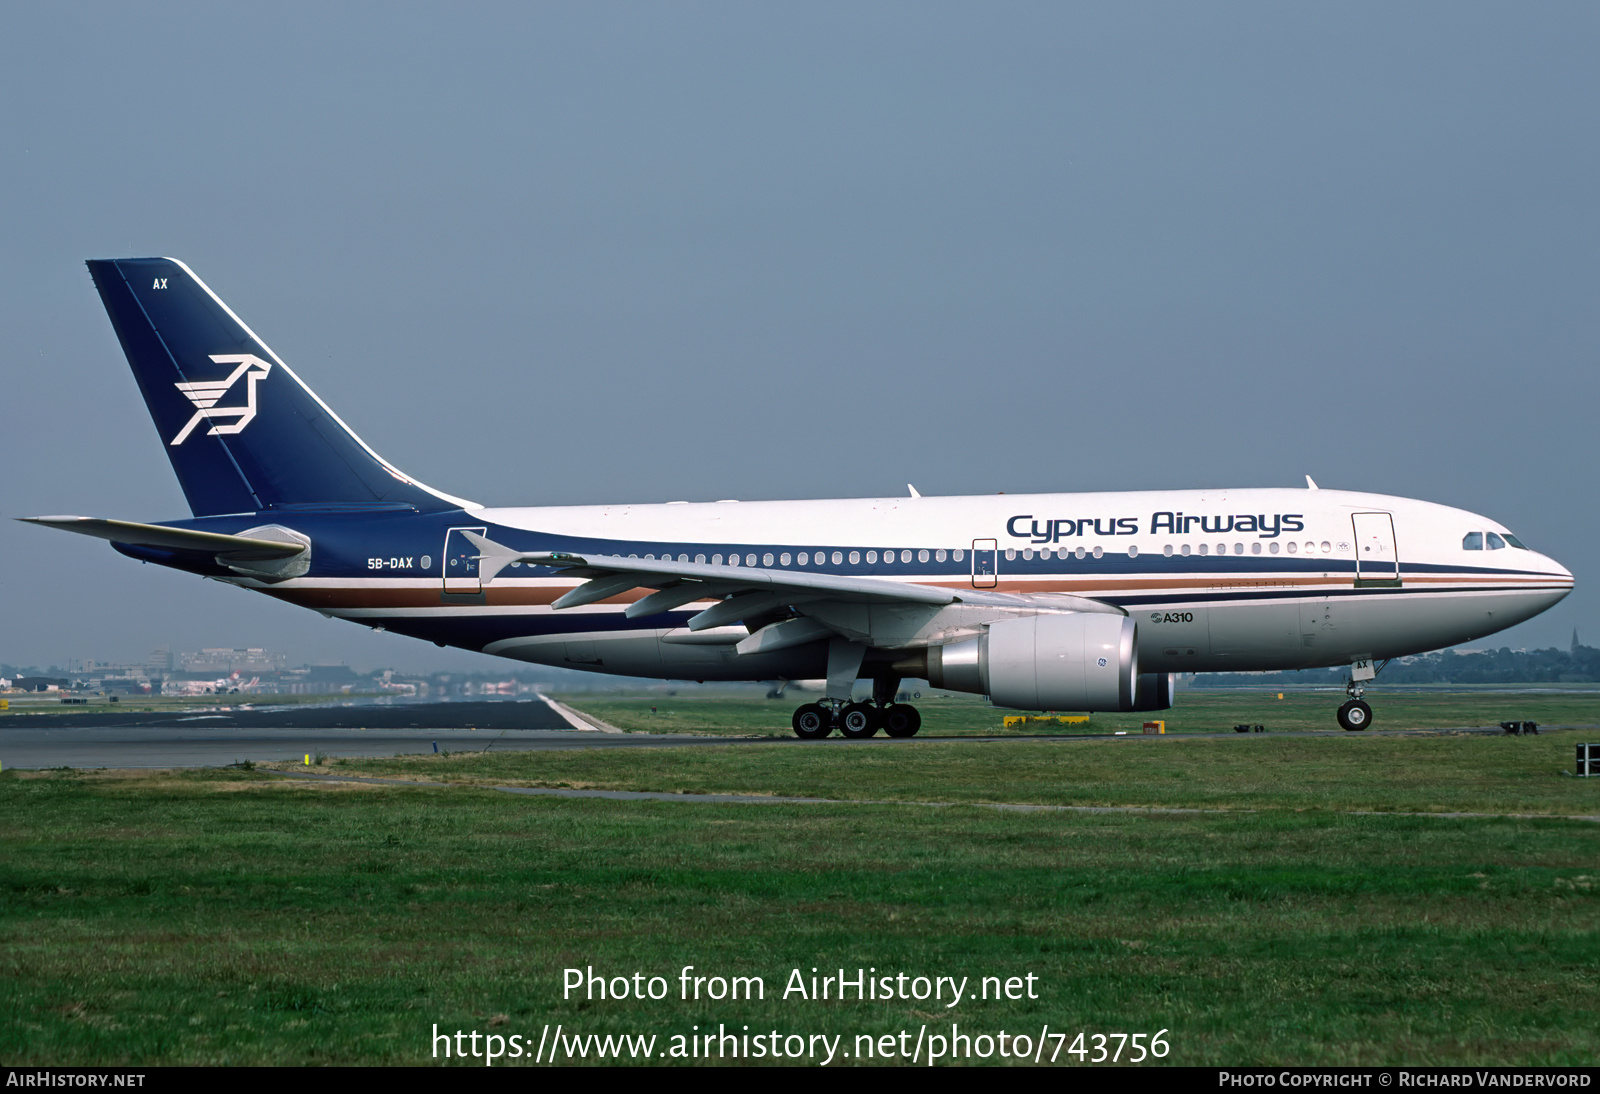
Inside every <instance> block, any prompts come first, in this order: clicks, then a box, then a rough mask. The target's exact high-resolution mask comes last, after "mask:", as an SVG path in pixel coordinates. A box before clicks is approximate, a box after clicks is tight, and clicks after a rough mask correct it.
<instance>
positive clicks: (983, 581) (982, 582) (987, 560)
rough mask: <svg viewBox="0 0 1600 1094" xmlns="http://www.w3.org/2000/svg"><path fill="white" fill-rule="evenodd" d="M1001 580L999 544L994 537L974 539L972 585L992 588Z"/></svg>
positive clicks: (977, 587)
mask: <svg viewBox="0 0 1600 1094" xmlns="http://www.w3.org/2000/svg"><path fill="white" fill-rule="evenodd" d="M999 582H1000V551H999V544H998V543H996V542H995V541H994V540H992V539H975V540H973V541H972V587H973V588H974V589H992V588H994V587H995V586H996V585H997V584H999Z"/></svg>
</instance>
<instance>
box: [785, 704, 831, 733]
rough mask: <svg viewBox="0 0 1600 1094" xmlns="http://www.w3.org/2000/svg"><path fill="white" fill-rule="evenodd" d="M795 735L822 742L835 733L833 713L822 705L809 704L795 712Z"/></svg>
mask: <svg viewBox="0 0 1600 1094" xmlns="http://www.w3.org/2000/svg"><path fill="white" fill-rule="evenodd" d="M793 724H794V735H795V736H796V737H803V738H804V739H806V740H808V741H820V740H821V739H822V738H824V737H826V736H827V735H828V734H830V733H832V732H833V712H832V711H831V710H829V709H828V708H827V707H825V706H823V705H822V704H821V703H807V704H806V705H805V706H803V707H801V708H800V709H798V710H796V711H795V712H794V719H793Z"/></svg>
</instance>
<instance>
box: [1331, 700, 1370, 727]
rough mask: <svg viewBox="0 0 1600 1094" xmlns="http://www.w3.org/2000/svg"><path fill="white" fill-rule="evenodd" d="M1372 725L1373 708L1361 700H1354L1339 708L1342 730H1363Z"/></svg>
mask: <svg viewBox="0 0 1600 1094" xmlns="http://www.w3.org/2000/svg"><path fill="white" fill-rule="evenodd" d="M1371 724H1372V708H1371V707H1369V706H1368V705H1367V704H1366V703H1364V702H1362V701H1361V700H1360V699H1352V700H1350V701H1349V702H1348V703H1346V704H1345V705H1344V706H1342V707H1340V708H1339V726H1340V728H1342V729H1348V730H1362V729H1366V728H1367V727H1368V726H1370V725H1371Z"/></svg>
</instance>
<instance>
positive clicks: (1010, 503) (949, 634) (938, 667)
mask: <svg viewBox="0 0 1600 1094" xmlns="http://www.w3.org/2000/svg"><path fill="white" fill-rule="evenodd" d="M88 266H89V272H90V275H91V276H92V278H93V280H94V284H95V287H96V289H97V290H98V291H99V294H100V298H101V300H102V301H103V303H104V304H105V308H106V311H107V312H108V313H109V315H110V318H111V324H112V326H113V327H114V328H115V330H116V333H117V337H118V339H119V340H120V341H121V344H122V348H123V351H124V352H125V354H126V355H127V358H128V363H129V365H130V366H131V367H132V369H133V373H134V376H135V378H136V379H137V381H138V384H139V388H140V391H141V392H142V394H143V395H144V399H145V403H146V405H147V406H148V408H149V411H150V415H151V417H152V418H153V419H154V422H155V426H156V430H157V432H158V433H159V435H160V437H161V443H162V446H163V448H164V449H165V451H166V453H167V457H168V458H169V459H170V460H171V462H172V468H173V470H174V471H175V472H176V473H177V476H178V480H179V483H180V484H181V486H182V488H183V492H184V495H185V497H186V499H187V501H188V503H189V507H190V509H191V510H192V512H193V517H192V518H190V519H183V520H173V521H166V522H162V523H152V524H146V523H136V522H132V521H122V520H110V519H101V518H91V517H78V516H43V517H28V518H21V519H25V520H29V521H32V522H33V523H36V524H41V525H45V526H48V527H52V528H59V529H62V530H65V531H69V532H78V533H81V534H84V535H88V536H94V537H98V538H100V539H104V540H108V541H110V543H111V545H112V546H113V547H114V548H115V549H116V550H118V551H120V552H121V553H122V554H124V555H127V556H129V557H130V558H135V559H139V560H140V561H143V562H152V563H156V564H158V565H162V566H169V567H172V568H174V569H178V570H183V571H186V572H188V573H192V574H198V575H201V576H203V577H210V578H216V579H218V580H221V581H226V582H229V583H231V584H234V585H237V586H239V587H241V588H245V589H252V590H255V591H257V592H260V593H264V594H266V595H267V596H271V597H275V598H277V599H279V600H283V601H286V602H288V603H290V604H297V605H300V606H302V607H306V608H311V609H313V610H315V611H318V612H321V613H323V614H324V615H328V616H333V617H336V618H340V619H347V620H350V621H351V622H354V623H357V624H360V625H362V626H366V627H371V628H373V629H375V630H389V631H393V632H395V633H398V634H404V635H409V636H412V637H415V638H419V639H423V640H425V641H430V642H433V643H435V644H436V645H439V646H455V647H459V648H461V649H467V650H476V651H481V652H483V653H488V654H494V655H497V656H500V657H506V658H511V659H514V660H518V661H524V662H533V663H536V664H541V665H554V666H561V667H565V668H575V669H584V670H589V671H593V672H601V673H615V674H620V675H625V676H643V677H658V678H662V679H687V680H696V681H706V680H723V681H727V680H752V681H755V680H761V681H769V680H795V679H823V680H826V688H825V694H824V697H823V698H822V699H821V700H820V701H817V702H810V703H806V704H804V705H802V706H801V707H800V708H799V709H798V710H796V711H795V712H794V715H793V719H792V726H793V730H794V732H795V733H796V734H797V735H799V736H800V737H803V738H822V737H827V736H828V735H830V734H831V733H833V732H834V731H835V730H837V731H838V732H839V733H840V734H841V735H843V736H846V737H870V736H872V735H874V734H876V733H878V732H879V731H883V732H885V733H886V734H887V735H889V736H892V737H910V736H913V735H915V734H916V732H917V730H918V728H919V727H920V725H921V717H920V715H919V714H918V712H917V710H916V707H915V706H913V705H911V704H909V703H906V702H903V701H899V697H900V696H901V694H902V693H901V685H902V682H904V681H907V680H923V681H926V682H927V683H928V684H929V685H931V686H932V687H934V688H941V689H948V690H954V691H962V692H970V693H974V694H979V695H983V696H986V697H988V699H989V700H990V701H991V702H993V703H994V704H995V705H997V706H1003V707H1010V708H1016V709H1022V710H1058V711H1159V710H1165V709H1167V708H1169V707H1171V705H1172V702H1173V689H1174V682H1175V678H1176V676H1177V675H1178V674H1182V673H1199V672H1240V671H1261V670H1274V669H1303V668H1315V667H1328V666H1346V665H1347V666H1349V668H1350V671H1349V675H1348V680H1347V683H1346V692H1347V701H1346V702H1345V703H1344V704H1343V705H1342V706H1340V707H1339V709H1338V714H1337V720H1338V723H1339V725H1340V726H1342V727H1343V728H1344V729H1346V730H1360V729H1365V728H1366V727H1367V726H1368V725H1370V724H1371V720H1372V708H1371V707H1370V706H1369V705H1368V704H1367V702H1366V701H1365V700H1364V699H1363V698H1362V696H1363V693H1364V690H1365V685H1366V684H1367V682H1369V681H1370V680H1372V679H1373V678H1374V676H1375V675H1376V674H1377V672H1379V671H1380V670H1381V669H1382V667H1383V665H1384V664H1385V663H1387V662H1388V661H1389V660H1390V659H1392V658H1395V657H1400V656H1403V655H1407V654H1413V653H1420V652H1423V651H1427V650H1433V649H1439V648H1441V647H1444V646H1450V645H1454V644H1457V643H1461V642H1467V641H1471V640H1474V639H1478V638H1481V637H1483V636H1484V635H1487V634H1492V633H1494V632H1495V631H1499V630H1501V629H1503V628H1506V627H1509V626H1512V625H1513V624H1516V623H1521V622H1523V621H1524V620H1527V619H1530V618H1532V617H1533V616H1535V615H1538V614H1539V613H1540V612H1542V611H1544V610H1545V609H1547V608H1549V607H1551V606H1552V605H1554V604H1555V603H1557V602H1558V601H1560V600H1561V599H1562V598H1563V597H1565V596H1566V595H1567V594H1568V593H1570V592H1571V591H1572V586H1573V578H1572V574H1571V573H1570V572H1569V571H1568V570H1567V569H1565V568H1564V567H1563V566H1561V565H1560V564H1559V563H1557V562H1555V561H1554V560H1553V559H1551V558H1549V557H1547V556H1545V555H1543V554H1540V553H1539V552H1537V551H1535V550H1532V549H1530V548H1529V547H1527V546H1525V545H1524V544H1523V542H1522V541H1521V540H1520V539H1519V538H1518V537H1517V536H1515V535H1513V534H1512V533H1511V531H1510V530H1509V529H1507V528H1506V527H1505V526H1504V525H1502V524H1500V523H1498V522H1496V521H1494V520H1491V519H1489V518H1488V517H1483V516H1478V515H1477V514H1474V513H1469V512H1466V511H1464V510H1461V509H1453V508H1450V507H1448V506H1444V505H1436V504H1432V503H1429V502H1424V501H1413V500H1410V499H1407V498H1398V497H1389V496H1386V495H1383V494H1365V493H1356V492H1351V491H1344V490H1331V489H1330V490H1323V489H1317V487H1316V484H1315V483H1314V482H1313V481H1312V480H1311V479H1310V477H1309V476H1308V477H1307V479H1306V487H1305V488H1304V489H1300V488H1295V489H1242V490H1234V489H1228V490H1171V491H1138V492H1128V493H1079V494H1033V495H1017V494H997V495H993V496H981V497H935V496H922V495H920V494H919V493H918V492H917V491H916V490H915V489H914V488H912V487H908V488H907V492H906V495H905V496H903V497H890V498H852V499H843V500H834V501H715V502H667V503H665V504H622V505H583V506H546V507H535V508H489V507H485V506H482V505H479V504H476V503H474V502H471V501H468V500H466V499H463V498H458V497H454V496H452V495H450V494H446V493H443V492H441V491H439V490H435V489H433V488H432V487H430V486H427V485H424V484H423V483H422V482H420V481H418V480H417V479H414V478H412V477H411V476H409V475H407V474H405V473H403V472H401V471H400V470H399V469H397V468H396V467H395V466H394V465H393V464H391V463H389V462H388V461H387V460H385V459H383V458H382V457H381V456H379V455H378V454H377V453H376V452H374V451H373V450H372V449H371V448H369V447H368V446H367V445H366V444H365V443H363V442H362V441H361V439H360V438H359V437H357V436H356V435H355V433H354V432H352V431H351V429H350V428H349V427H348V426H347V425H345V423H344V422H343V421H342V420H341V419H340V418H339V416H338V415H337V414H335V413H334V411H333V410H332V409H330V408H329V407H328V406H327V405H326V404H325V403H323V401H322V400H321V399H319V398H318V397H317V396H316V395H315V394H314V393H313V392H312V391H311V389H310V388H309V387H307V386H306V385H305V383H304V382H302V381H301V379H300V378H299V376H297V375H296V374H295V373H294V372H293V371H292V370H291V369H290V368H289V366H288V365H286V364H284V362H283V361H282V360H281V359H280V358H279V357H278V356H277V354H275V353H273V352H272V350H271V349H269V348H268V347H267V345H266V343H265V342H263V341H262V340H261V339H260V338H258V337H257V336H256V335H255V333H254V332H253V331H251V329H250V328H249V327H247V326H246V325H245V324H244V322H243V321H242V320H241V319H240V318H239V317H238V316H237V315H235V314H234V312H233V311H232V310H231V309H230V308H229V307H228V306H227V305H226V304H224V303H223V302H222V300H221V299H220V298H219V297H218V296H217V295H216V294H215V293H213V292H212V291H211V290H210V289H209V288H208V287H207V286H206V285H205V284H204V283H203V282H202V281H201V280H200V279H199V278H198V277H196V276H195V275H194V273H193V272H191V271H190V269H189V268H188V267H187V266H185V265H184V264H183V263H182V262H178V261H176V260H174V259H170V258H134V259H103V260H94V261H90V262H89V263H88ZM859 680H869V681H870V682H871V699H870V700H862V701H858V700H856V699H855V698H854V694H855V689H856V685H857V682H858V681H859Z"/></svg>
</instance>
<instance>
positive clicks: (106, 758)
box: [0, 699, 727, 768]
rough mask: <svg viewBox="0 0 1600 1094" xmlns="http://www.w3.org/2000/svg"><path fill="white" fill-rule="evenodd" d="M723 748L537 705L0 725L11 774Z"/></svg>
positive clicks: (137, 715)
mask: <svg viewBox="0 0 1600 1094" xmlns="http://www.w3.org/2000/svg"><path fill="white" fill-rule="evenodd" d="M579 724H582V723H581V722H580V723H579ZM724 743H727V739H726V738H718V737H686V736H665V737H662V736H656V735H654V734H641V733H630V734H627V735H621V734H616V733H605V732H600V731H599V730H597V729H591V728H587V727H585V728H582V729H580V728H575V727H574V725H573V724H572V719H569V718H567V717H564V716H563V714H562V713H561V711H560V710H558V709H556V708H554V707H552V706H551V705H550V704H549V703H547V702H545V701H544V700H542V699H538V700H520V701H516V702H471V703H404V704H394V705H378V704H371V703H368V704H359V703H357V704H340V705H333V706H286V707H278V708H271V707H268V708H250V709H241V708H239V707H232V708H228V707H218V708H215V709H211V710H194V709H190V710H185V711H179V712H170V711H168V712H159V713H157V712H152V713H145V712H134V711H129V712H127V713H121V712H111V711H108V712H95V713H92V714H90V713H84V714H57V713H50V714H27V715H15V716H12V717H9V718H6V719H4V720H3V721H0V764H3V765H4V766H5V767H11V768H41V767H79V768H96V767H219V766H225V765H227V764H231V763H236V762H238V761H241V760H298V759H301V758H303V757H304V756H306V755H307V754H310V755H312V756H313V757H314V756H315V755H316V754H317V753H319V752H320V753H322V754H324V755H326V756H330V757H349V756H393V755H396V754H401V753H418V752H432V751H433V750H434V748H435V746H437V748H438V749H439V750H441V751H450V752H469V751H485V750H489V749H494V750H497V751H527V750H535V749H571V748H604V747H608V746H609V747H617V746H619V745H621V746H623V747H639V746H641V745H651V744H655V745H694V744H724Z"/></svg>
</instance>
